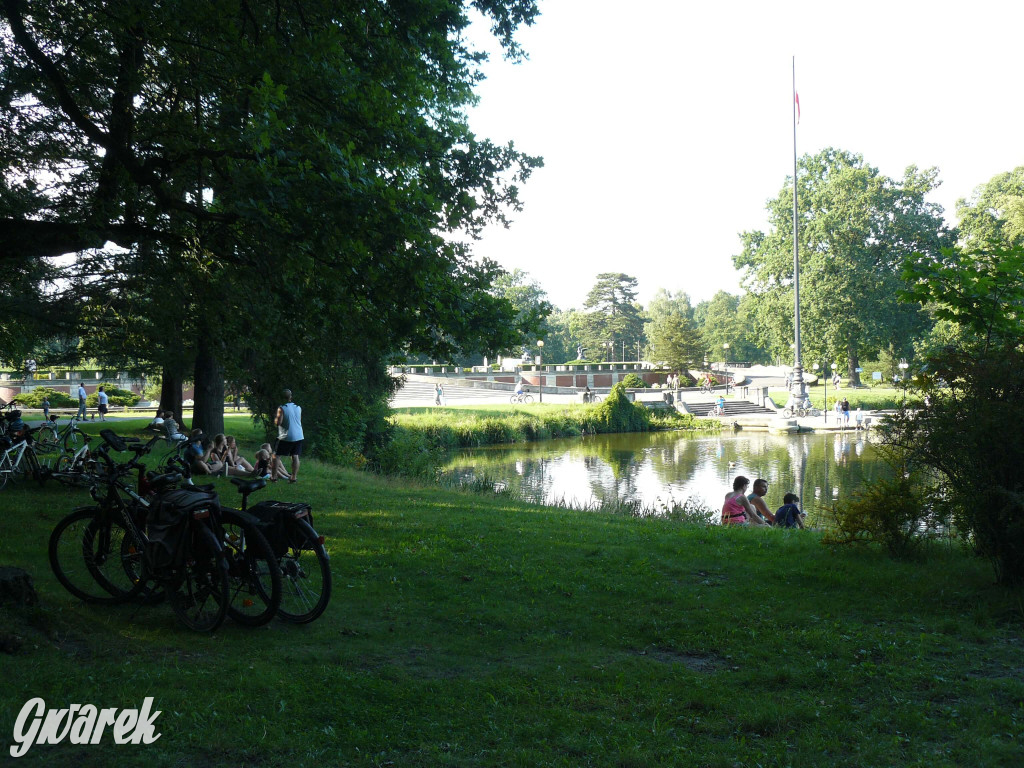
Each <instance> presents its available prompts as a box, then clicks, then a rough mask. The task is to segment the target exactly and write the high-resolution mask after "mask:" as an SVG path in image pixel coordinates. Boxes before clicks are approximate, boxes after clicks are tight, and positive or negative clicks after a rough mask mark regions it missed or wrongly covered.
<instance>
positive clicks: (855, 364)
mask: <svg viewBox="0 0 1024 768" xmlns="http://www.w3.org/2000/svg"><path fill="white" fill-rule="evenodd" d="M847 359H848V360H849V362H848V364H847V369H846V375H847V378H849V380H850V386H851V387H859V386H860V374H859V373H858V372H857V369H858V368H860V360H859V358H858V357H857V350H856V348H854V347H849V349H848V350H847Z"/></svg>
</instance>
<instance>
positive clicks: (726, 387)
mask: <svg viewBox="0 0 1024 768" xmlns="http://www.w3.org/2000/svg"><path fill="white" fill-rule="evenodd" d="M722 349H724V350H725V394H727V395H728V394H729V342H728V341H727V342H725V344H723V345H722Z"/></svg>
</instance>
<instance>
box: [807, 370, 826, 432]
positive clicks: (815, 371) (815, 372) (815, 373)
mask: <svg viewBox="0 0 1024 768" xmlns="http://www.w3.org/2000/svg"><path fill="white" fill-rule="evenodd" d="M811 368H813V369H814V375H815V376H817V375H818V364H817V363H815V364H814V365H812V366H811ZM821 372H822V374H824V373H825V369H824V368H822V369H821ZM822 381H823V382H824V384H825V404H824V405H823V406H822V408H821V409H822V410H823V411H824V412H825V423H826V424H828V377H827V376H823V379H822Z"/></svg>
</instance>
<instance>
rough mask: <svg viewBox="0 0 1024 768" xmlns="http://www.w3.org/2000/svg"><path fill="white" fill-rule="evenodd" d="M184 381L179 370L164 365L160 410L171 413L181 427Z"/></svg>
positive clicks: (182, 426) (182, 425)
mask: <svg viewBox="0 0 1024 768" xmlns="http://www.w3.org/2000/svg"><path fill="white" fill-rule="evenodd" d="M184 383H185V382H184V377H183V376H182V375H181V373H180V372H179V371H177V370H172V369H171V368H170V367H169V366H166V365H165V366H164V368H163V374H162V378H161V380H160V410H161V411H170V412H171V413H173V414H174V418H175V420H178V425H179V426H180V427H181V428H182V429H184V424H183V423H182V421H181V419H182V415H181V400H182V398H181V388H182V385H183V384H184Z"/></svg>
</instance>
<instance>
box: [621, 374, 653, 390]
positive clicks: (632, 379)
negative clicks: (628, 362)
mask: <svg viewBox="0 0 1024 768" xmlns="http://www.w3.org/2000/svg"><path fill="white" fill-rule="evenodd" d="M622 386H624V387H625V388H626V389H646V387H647V382H646V381H644V380H643V379H641V378H640V377H639V376H638V375H637V374H635V373H627V374H626V375H625V377H623V379H622Z"/></svg>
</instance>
